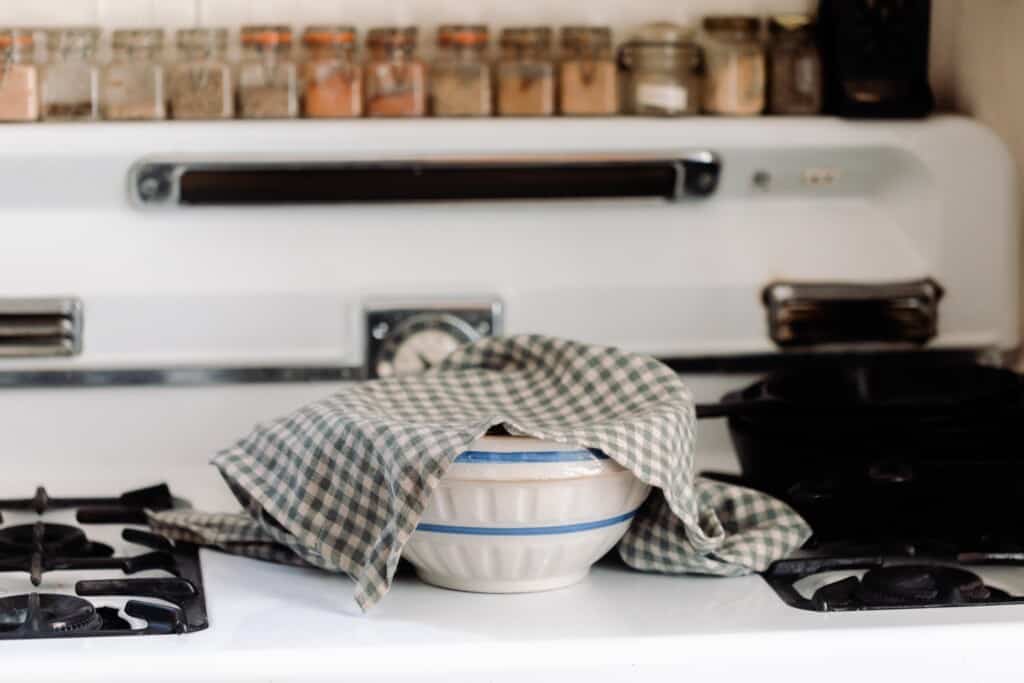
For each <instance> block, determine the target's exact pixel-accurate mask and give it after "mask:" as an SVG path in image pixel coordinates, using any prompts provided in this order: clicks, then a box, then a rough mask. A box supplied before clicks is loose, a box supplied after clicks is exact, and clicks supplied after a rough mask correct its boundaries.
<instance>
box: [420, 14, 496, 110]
mask: <svg viewBox="0 0 1024 683" xmlns="http://www.w3.org/2000/svg"><path fill="white" fill-rule="evenodd" d="M488 40H489V36H488V32H487V27H486V26H442V27H441V28H439V29H438V31H437V46H438V52H439V54H438V58H437V60H436V61H435V62H434V65H433V69H432V73H431V88H432V89H433V104H434V114H435V115H437V116H490V115H491V108H492V100H493V95H492V93H491V69H490V65H488V63H487V59H486V52H487V43H488Z"/></svg>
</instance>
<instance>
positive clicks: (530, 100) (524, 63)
mask: <svg viewBox="0 0 1024 683" xmlns="http://www.w3.org/2000/svg"><path fill="white" fill-rule="evenodd" d="M495 70H496V73H497V78H498V114H500V115H501V116H551V115H552V114H554V113H555V65H554V62H553V61H552V58H551V29H549V28H544V27H526V28H507V29H505V30H504V31H502V33H501V58H500V59H499V60H498V64H497V66H496V69H495Z"/></svg>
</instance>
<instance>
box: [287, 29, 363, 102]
mask: <svg viewBox="0 0 1024 683" xmlns="http://www.w3.org/2000/svg"><path fill="white" fill-rule="evenodd" d="M302 40H303V43H304V44H305V46H306V49H307V51H308V57H307V59H306V61H305V62H304V63H303V65H302V75H303V76H302V81H303V83H304V91H303V103H304V111H305V114H306V116H308V117H311V118H350V117H355V116H360V115H361V114H362V113H363V73H362V69H361V68H360V67H359V64H358V63H357V62H356V60H355V54H354V53H355V41H356V31H355V29H354V28H352V27H349V26H313V27H310V28H308V29H306V33H305V35H304V36H303V39H302Z"/></svg>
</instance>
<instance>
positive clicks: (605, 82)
mask: <svg viewBox="0 0 1024 683" xmlns="http://www.w3.org/2000/svg"><path fill="white" fill-rule="evenodd" d="M611 44H612V34H611V31H610V30H609V29H607V28H603V27H586V26H573V27H567V28H564V29H562V49H563V50H564V53H565V54H564V57H563V58H562V63H561V65H560V67H559V86H560V89H559V104H560V110H561V112H562V113H563V114H567V115H571V116H587V115H589V116H600V115H608V114H616V113H618V111H619V83H618V69H617V68H616V65H615V63H614V62H613V61H612V55H611Z"/></svg>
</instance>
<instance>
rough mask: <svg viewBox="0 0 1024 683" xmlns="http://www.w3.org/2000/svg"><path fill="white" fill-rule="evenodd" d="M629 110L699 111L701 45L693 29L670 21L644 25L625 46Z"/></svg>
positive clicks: (622, 61) (657, 112) (654, 113)
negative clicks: (695, 41)
mask: <svg viewBox="0 0 1024 683" xmlns="http://www.w3.org/2000/svg"><path fill="white" fill-rule="evenodd" d="M619 62H620V64H621V65H622V67H623V68H624V69H625V71H626V73H627V75H628V80H627V82H626V86H625V106H626V109H627V111H629V112H630V113H632V114H637V115H640V116H686V115H692V114H696V113H698V112H699V111H700V100H701V59H700V48H699V47H697V44H696V43H694V42H693V30H692V29H690V28H686V27H683V26H679V25H677V24H672V23H669V22H656V23H653V24H647V25H646V26H643V27H642V28H641V29H640V30H639V31H637V33H636V35H635V36H634V37H633V38H632V39H631V40H630V41H629V42H628V43H626V44H625V45H623V46H622V48H621V51H620V55H619Z"/></svg>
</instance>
